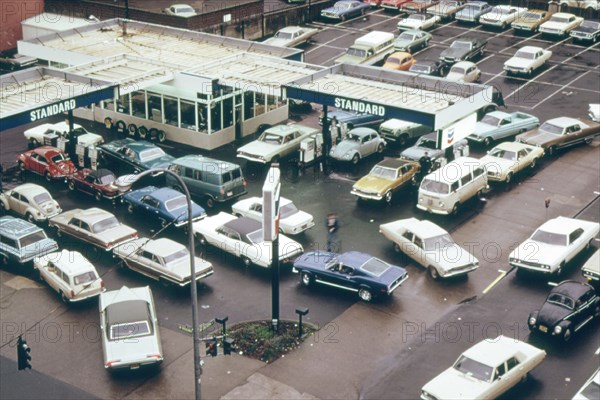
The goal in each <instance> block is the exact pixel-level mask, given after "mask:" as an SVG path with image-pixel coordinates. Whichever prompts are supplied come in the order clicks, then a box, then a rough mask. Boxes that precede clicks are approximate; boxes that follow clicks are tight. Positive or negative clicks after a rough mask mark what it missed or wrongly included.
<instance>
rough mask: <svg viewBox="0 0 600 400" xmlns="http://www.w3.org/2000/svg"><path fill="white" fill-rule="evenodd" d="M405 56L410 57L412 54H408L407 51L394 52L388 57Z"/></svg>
mask: <svg viewBox="0 0 600 400" xmlns="http://www.w3.org/2000/svg"><path fill="white" fill-rule="evenodd" d="M405 56H411V57H412V54H410V53H409V52H407V51H396V52H394V53H392V54H390V55H389V57H405Z"/></svg>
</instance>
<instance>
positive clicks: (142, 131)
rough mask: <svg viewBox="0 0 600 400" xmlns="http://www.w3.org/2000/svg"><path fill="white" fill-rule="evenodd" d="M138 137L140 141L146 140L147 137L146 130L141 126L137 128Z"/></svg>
mask: <svg viewBox="0 0 600 400" xmlns="http://www.w3.org/2000/svg"><path fill="white" fill-rule="evenodd" d="M138 135H139V137H140V139H142V140H146V138H147V137H148V128H146V127H145V126H143V125H142V126H140V127H139V128H138Z"/></svg>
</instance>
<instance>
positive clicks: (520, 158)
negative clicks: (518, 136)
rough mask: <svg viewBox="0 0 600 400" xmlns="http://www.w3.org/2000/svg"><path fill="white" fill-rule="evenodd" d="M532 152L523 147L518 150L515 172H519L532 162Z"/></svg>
mask: <svg viewBox="0 0 600 400" xmlns="http://www.w3.org/2000/svg"><path fill="white" fill-rule="evenodd" d="M530 154H531V152H530V151H529V150H527V149H522V150H519V151H518V152H517V163H516V165H515V167H514V171H515V172H518V171H520V170H522V169H523V168H525V167H527V165H529V163H530V162H531V160H530V159H531V157H530Z"/></svg>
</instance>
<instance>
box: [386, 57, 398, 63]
mask: <svg viewBox="0 0 600 400" xmlns="http://www.w3.org/2000/svg"><path fill="white" fill-rule="evenodd" d="M385 62H386V63H390V64H400V59H399V58H396V57H391V56H390V57H388V58H387V60H385Z"/></svg>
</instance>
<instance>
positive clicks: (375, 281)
mask: <svg viewBox="0 0 600 400" xmlns="http://www.w3.org/2000/svg"><path fill="white" fill-rule="evenodd" d="M292 271H293V272H295V273H297V274H300V283H301V284H302V285H303V286H310V285H312V284H313V283H321V284H323V285H329V286H334V287H337V288H340V289H345V290H349V291H352V292H356V293H357V294H358V297H359V298H360V299H361V300H363V301H367V302H368V301H371V300H372V299H373V298H374V297H376V296H390V295H391V294H392V292H393V291H394V290H396V289H397V288H398V287H399V286H400V285H401V284H402V283H403V282H404V281H405V280H407V279H408V273H407V272H406V270H405V269H404V268H402V267H398V266H396V265H391V264H388V263H386V262H385V261H382V260H380V259H378V258H376V257H373V256H371V255H369V254H366V253H360V252H358V251H348V252H346V253H341V254H337V253H329V252H323V251H309V252H307V253H304V254H302V255H301V256H300V257H298V258H297V259H296V261H294V268H293V270H292Z"/></svg>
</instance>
